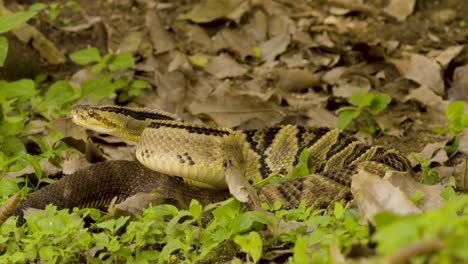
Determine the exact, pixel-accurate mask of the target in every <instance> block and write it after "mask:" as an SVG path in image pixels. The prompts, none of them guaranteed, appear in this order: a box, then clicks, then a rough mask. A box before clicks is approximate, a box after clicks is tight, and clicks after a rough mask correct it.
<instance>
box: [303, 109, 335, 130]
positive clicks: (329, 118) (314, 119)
mask: <svg viewBox="0 0 468 264" xmlns="http://www.w3.org/2000/svg"><path fill="white" fill-rule="evenodd" d="M306 115H307V117H308V118H309V120H307V123H306V125H307V126H310V127H336V126H337V124H338V118H337V117H336V116H335V115H334V114H333V113H331V112H329V111H327V110H325V109H324V108H323V107H311V108H310V109H309V111H307V113H306Z"/></svg>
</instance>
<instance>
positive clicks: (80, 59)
mask: <svg viewBox="0 0 468 264" xmlns="http://www.w3.org/2000/svg"><path fill="white" fill-rule="evenodd" d="M69 56H70V59H71V60H72V61H73V62H74V63H76V64H79V65H86V64H90V63H93V62H99V61H100V60H101V55H100V54H99V50H98V49H97V48H86V49H82V50H78V51H75V52H72V53H70V55H69Z"/></svg>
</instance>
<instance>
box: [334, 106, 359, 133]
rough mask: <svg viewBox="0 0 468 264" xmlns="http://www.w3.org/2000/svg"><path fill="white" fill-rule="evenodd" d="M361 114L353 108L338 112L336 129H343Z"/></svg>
mask: <svg viewBox="0 0 468 264" xmlns="http://www.w3.org/2000/svg"><path fill="white" fill-rule="evenodd" d="M360 114H361V110H359V109H355V108H348V109H344V110H341V109H339V112H338V128H339V129H345V128H346V127H347V126H348V125H349V124H350V123H351V121H353V120H354V119H355V118H357V117H358V116H359V115H360Z"/></svg>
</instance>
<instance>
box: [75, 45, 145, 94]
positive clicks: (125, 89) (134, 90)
mask: <svg viewBox="0 0 468 264" xmlns="http://www.w3.org/2000/svg"><path fill="white" fill-rule="evenodd" d="M70 59H71V60H72V61H73V62H75V63H76V64H79V65H90V64H91V66H90V68H89V71H90V72H91V73H94V74H95V75H96V76H94V77H92V78H90V79H88V80H85V81H83V82H82V84H81V88H82V94H83V96H86V97H88V98H91V99H96V100H100V99H104V98H107V97H109V96H110V95H111V94H113V93H114V92H116V91H119V96H118V101H119V102H125V101H128V100H130V99H131V98H133V97H135V96H136V95H138V94H139V93H140V91H141V90H143V89H148V88H150V87H151V86H150V85H149V84H148V83H147V82H145V81H142V80H131V79H129V78H128V77H127V76H125V75H119V74H118V72H119V71H124V70H126V69H129V68H130V67H133V66H134V65H135V58H134V57H133V55H132V54H131V53H128V52H123V53H119V54H105V55H104V56H101V54H100V53H99V50H98V49H96V48H86V49H82V50H78V51H75V52H73V53H71V54H70Z"/></svg>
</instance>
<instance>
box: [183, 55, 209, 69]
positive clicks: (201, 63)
mask: <svg viewBox="0 0 468 264" xmlns="http://www.w3.org/2000/svg"><path fill="white" fill-rule="evenodd" d="M187 58H188V60H189V61H190V63H192V64H193V65H195V66H198V67H202V68H203V67H205V65H206V64H207V63H208V58H206V57H205V56H203V55H193V56H187Z"/></svg>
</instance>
